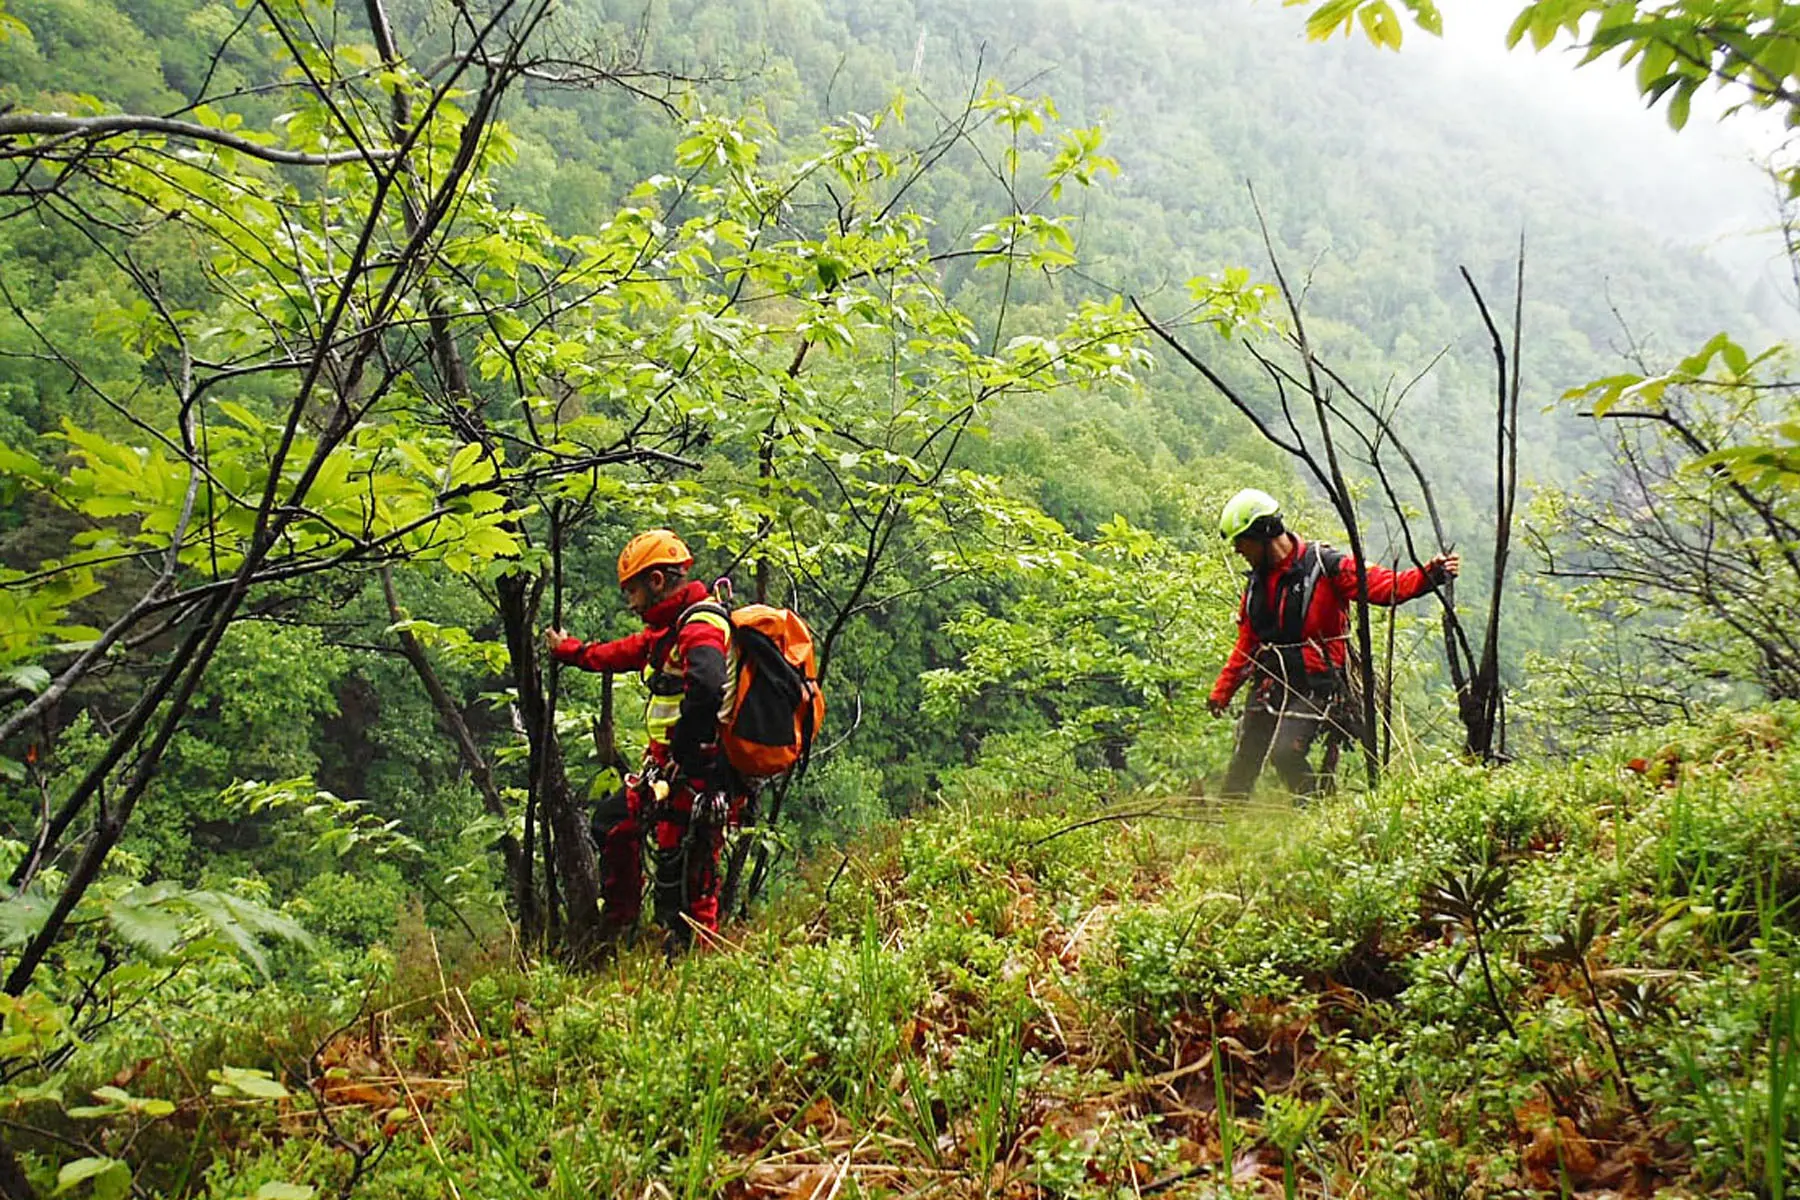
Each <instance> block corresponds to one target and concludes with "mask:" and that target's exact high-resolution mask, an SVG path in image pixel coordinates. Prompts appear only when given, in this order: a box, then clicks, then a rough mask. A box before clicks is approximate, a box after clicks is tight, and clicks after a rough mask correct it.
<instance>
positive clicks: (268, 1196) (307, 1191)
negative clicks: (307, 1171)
mask: <svg viewBox="0 0 1800 1200" xmlns="http://www.w3.org/2000/svg"><path fill="white" fill-rule="evenodd" d="M312 1196H313V1189H312V1188H310V1187H308V1186H307V1185H306V1184H304V1183H282V1182H279V1181H277V1180H271V1181H270V1182H268V1183H265V1184H263V1185H262V1186H261V1187H259V1188H257V1189H256V1194H255V1196H254V1197H252V1200H312Z"/></svg>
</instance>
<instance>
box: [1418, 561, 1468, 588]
mask: <svg viewBox="0 0 1800 1200" xmlns="http://www.w3.org/2000/svg"><path fill="white" fill-rule="evenodd" d="M1461 573H1462V555H1460V554H1438V555H1434V556H1433V557H1432V559H1431V561H1430V562H1428V563H1426V564H1425V578H1427V579H1429V580H1431V582H1432V583H1433V584H1434V585H1436V586H1440V587H1441V586H1442V585H1443V584H1445V583H1448V582H1449V581H1450V580H1452V579H1455V578H1456V577H1457V576H1458V575H1460V574H1461Z"/></svg>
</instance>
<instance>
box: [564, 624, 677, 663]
mask: <svg viewBox="0 0 1800 1200" xmlns="http://www.w3.org/2000/svg"><path fill="white" fill-rule="evenodd" d="M656 637H657V633H656V631H653V630H649V629H642V630H639V631H638V632H637V633H634V634H631V635H630V636H628V637H622V638H619V639H617V640H616V641H611V642H584V641H582V640H581V639H580V638H578V637H572V636H570V635H569V634H567V633H564V632H563V631H562V630H560V629H546V630H544V643H545V645H547V646H548V647H549V648H550V657H552V658H554V659H555V660H556V661H557V662H562V663H568V664H569V665H570V666H572V667H580V668H581V669H582V670H584V671H641V670H643V669H644V667H645V666H647V665H648V664H649V662H650V650H651V648H652V647H653V646H655V645H656Z"/></svg>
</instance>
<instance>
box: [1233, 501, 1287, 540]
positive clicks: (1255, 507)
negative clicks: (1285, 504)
mask: <svg viewBox="0 0 1800 1200" xmlns="http://www.w3.org/2000/svg"><path fill="white" fill-rule="evenodd" d="M1281 531H1282V530H1281V502H1280V501H1278V500H1276V499H1275V497H1273V496H1271V495H1269V493H1267V492H1259V491H1257V490H1256V489H1255V488H1245V489H1244V490H1243V491H1241V492H1239V493H1238V494H1237V495H1235V496H1233V497H1232V498H1231V499H1229V500H1227V501H1226V502H1225V508H1224V509H1223V510H1222V511H1221V512H1220V513H1219V536H1220V537H1221V538H1224V539H1225V540H1226V541H1228V542H1235V541H1236V540H1237V539H1239V538H1241V537H1243V536H1245V535H1246V534H1249V535H1250V536H1253V537H1275V536H1277V535H1278V534H1280V533H1281Z"/></svg>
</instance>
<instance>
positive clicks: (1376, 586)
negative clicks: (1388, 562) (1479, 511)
mask: <svg viewBox="0 0 1800 1200" xmlns="http://www.w3.org/2000/svg"><path fill="white" fill-rule="evenodd" d="M1367 570H1368V574H1369V603H1370V604H1390V605H1391V604H1404V603H1406V602H1407V601H1408V600H1412V599H1414V598H1415V597H1418V596H1423V595H1424V594H1425V593H1426V592H1429V591H1432V590H1433V589H1435V588H1437V587H1439V586H1440V585H1442V584H1443V583H1445V582H1447V581H1448V580H1451V579H1455V578H1456V576H1457V574H1458V573H1459V572H1460V571H1461V570H1462V555H1460V554H1439V555H1435V556H1433V557H1432V558H1431V560H1430V561H1429V562H1427V563H1426V564H1425V565H1424V567H1422V568H1421V567H1408V568H1407V569H1406V570H1404V571H1390V570H1389V569H1388V568H1386V567H1384V566H1382V565H1381V564H1380V563H1369V564H1368V566H1367ZM1331 584H1332V587H1333V588H1335V589H1336V590H1337V593H1338V595H1340V596H1342V597H1344V598H1345V599H1346V600H1354V599H1356V560H1355V559H1354V558H1351V557H1350V556H1349V555H1347V554H1346V555H1345V556H1344V557H1343V559H1342V560H1341V561H1340V562H1339V563H1338V569H1337V574H1336V575H1335V576H1334V577H1333V578H1332V581H1331Z"/></svg>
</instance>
